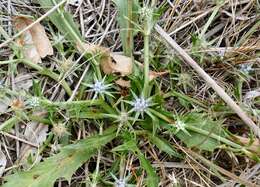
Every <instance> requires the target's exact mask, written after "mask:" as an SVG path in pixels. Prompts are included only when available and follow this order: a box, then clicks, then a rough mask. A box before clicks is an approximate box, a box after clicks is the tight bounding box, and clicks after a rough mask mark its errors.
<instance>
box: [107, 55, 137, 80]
mask: <svg viewBox="0 0 260 187" xmlns="http://www.w3.org/2000/svg"><path fill="white" fill-rule="evenodd" d="M110 56H111V57H112V59H113V60H114V62H107V64H105V65H106V66H110V68H111V69H112V73H120V74H121V75H122V76H126V75H130V74H131V73H132V71H133V63H132V59H131V58H130V57H127V56H124V55H118V54H115V53H111V54H110Z"/></svg>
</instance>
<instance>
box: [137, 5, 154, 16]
mask: <svg viewBox="0 0 260 187" xmlns="http://www.w3.org/2000/svg"><path fill="white" fill-rule="evenodd" d="M140 14H141V16H142V17H151V16H152V15H153V9H152V8H149V7H147V6H144V7H143V8H141V9H140Z"/></svg>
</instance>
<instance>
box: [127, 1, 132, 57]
mask: <svg viewBox="0 0 260 187" xmlns="http://www.w3.org/2000/svg"><path fill="white" fill-rule="evenodd" d="M127 13H128V15H127V16H128V21H127V34H126V40H127V45H128V46H129V47H126V49H125V53H126V56H129V57H131V58H132V57H133V43H134V41H133V24H132V20H133V0H127ZM132 60H133V58H132Z"/></svg>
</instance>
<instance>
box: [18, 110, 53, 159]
mask: <svg viewBox="0 0 260 187" xmlns="http://www.w3.org/2000/svg"><path fill="white" fill-rule="evenodd" d="M34 115H35V116H41V117H44V116H45V115H46V112H38V113H35V114H34ZM48 130H49V127H48V125H44V124H41V123H37V122H34V121H31V122H29V123H27V125H26V129H25V132H24V137H25V138H26V140H29V141H30V142H32V143H34V144H36V145H38V146H40V145H42V143H43V142H44V141H45V140H46V138H47V135H48ZM37 152H38V150H37V148H35V147H32V146H30V145H28V144H22V147H21V154H20V157H19V161H20V162H23V161H26V158H27V157H28V156H29V155H31V154H34V153H37ZM39 158H40V157H39V155H37V157H36V160H35V162H38V161H40V159H39Z"/></svg>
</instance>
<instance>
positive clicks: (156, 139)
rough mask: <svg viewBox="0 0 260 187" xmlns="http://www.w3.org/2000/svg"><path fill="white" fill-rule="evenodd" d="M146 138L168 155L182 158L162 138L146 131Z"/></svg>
mask: <svg viewBox="0 0 260 187" xmlns="http://www.w3.org/2000/svg"><path fill="white" fill-rule="evenodd" d="M146 134H147V138H148V139H149V140H150V141H151V142H152V143H153V144H154V145H156V147H157V148H158V149H160V150H161V151H163V152H165V153H167V154H168V155H170V156H174V157H178V158H182V156H181V155H180V154H179V153H178V152H177V151H176V150H175V149H174V148H173V147H172V146H171V145H170V144H169V143H168V142H167V141H166V140H165V139H163V138H159V137H157V136H155V135H153V134H152V133H150V132H147V133H146Z"/></svg>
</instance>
